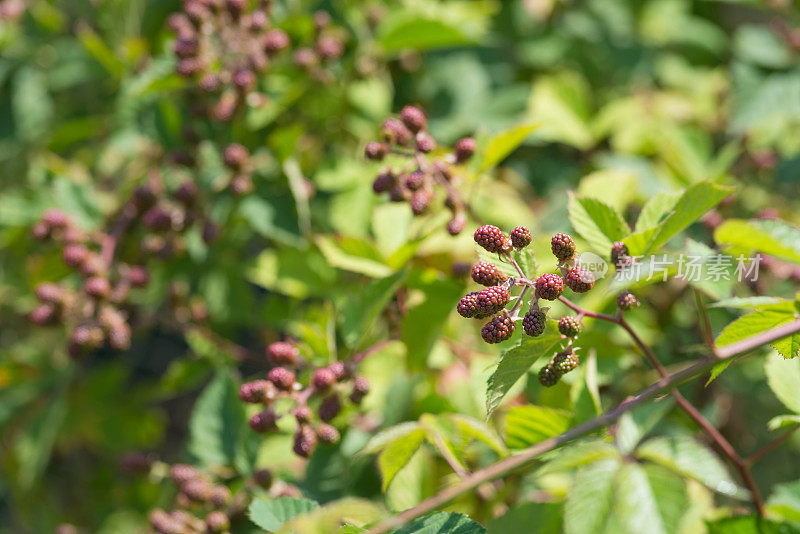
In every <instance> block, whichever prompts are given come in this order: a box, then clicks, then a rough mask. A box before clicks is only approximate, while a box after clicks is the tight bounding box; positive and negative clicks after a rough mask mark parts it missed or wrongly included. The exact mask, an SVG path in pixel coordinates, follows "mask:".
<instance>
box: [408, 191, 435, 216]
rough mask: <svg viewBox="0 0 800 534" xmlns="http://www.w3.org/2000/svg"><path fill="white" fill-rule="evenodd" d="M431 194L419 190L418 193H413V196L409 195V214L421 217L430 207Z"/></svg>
mask: <svg viewBox="0 0 800 534" xmlns="http://www.w3.org/2000/svg"><path fill="white" fill-rule="evenodd" d="M431 196H432V194H431V192H430V191H427V190H424V189H421V190H419V191H415V192H414V194H413V195H411V201H410V202H409V204H410V205H411V213H413V214H414V215H422V214H423V213H425V212H426V211H428V208H429V207H430V206H431Z"/></svg>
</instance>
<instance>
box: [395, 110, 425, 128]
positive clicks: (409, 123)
mask: <svg viewBox="0 0 800 534" xmlns="http://www.w3.org/2000/svg"><path fill="white" fill-rule="evenodd" d="M400 120H401V121H403V124H405V125H406V127H407V128H408V129H409V130H411V131H412V132H415V133H416V132H418V131H420V130H424V129H425V127H426V126H427V125H428V118H427V117H426V116H425V112H424V111H422V109H420V108H419V107H417V106H405V107H404V108H403V109H401V110H400Z"/></svg>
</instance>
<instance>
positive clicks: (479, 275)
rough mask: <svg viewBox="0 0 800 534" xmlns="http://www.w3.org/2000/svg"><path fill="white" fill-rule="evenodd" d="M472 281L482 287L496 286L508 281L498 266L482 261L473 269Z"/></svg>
mask: <svg viewBox="0 0 800 534" xmlns="http://www.w3.org/2000/svg"><path fill="white" fill-rule="evenodd" d="M472 279H473V280H474V281H475V283H478V284H480V285H482V286H496V285H499V284H502V283H503V282H505V281H506V279H508V277H507V276H506V275H504V274H503V273H501V272H500V269H498V268H497V266H496V265H493V264H491V263H488V262H485V261H482V262H479V263H476V264H475V266H474V267H473V268H472Z"/></svg>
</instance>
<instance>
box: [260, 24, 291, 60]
mask: <svg viewBox="0 0 800 534" xmlns="http://www.w3.org/2000/svg"><path fill="white" fill-rule="evenodd" d="M290 44H291V43H290V42H289V36H288V35H286V32H285V31H283V30H270V31H268V32H267V33H266V34H265V35H264V50H265V51H266V52H267V53H268V54H274V53H275V52H280V51H281V50H285V49H287V48H289V45H290Z"/></svg>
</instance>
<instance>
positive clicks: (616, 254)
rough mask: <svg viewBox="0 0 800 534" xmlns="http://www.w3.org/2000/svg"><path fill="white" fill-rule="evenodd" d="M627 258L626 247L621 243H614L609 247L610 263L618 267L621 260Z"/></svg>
mask: <svg viewBox="0 0 800 534" xmlns="http://www.w3.org/2000/svg"><path fill="white" fill-rule="evenodd" d="M627 256H628V246H627V245H626V244H625V243H623V242H622V241H614V244H613V245H611V263H613V264H614V265H617V266H618V265H620V264H621V260H622V259H623V258H626V257H627Z"/></svg>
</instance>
